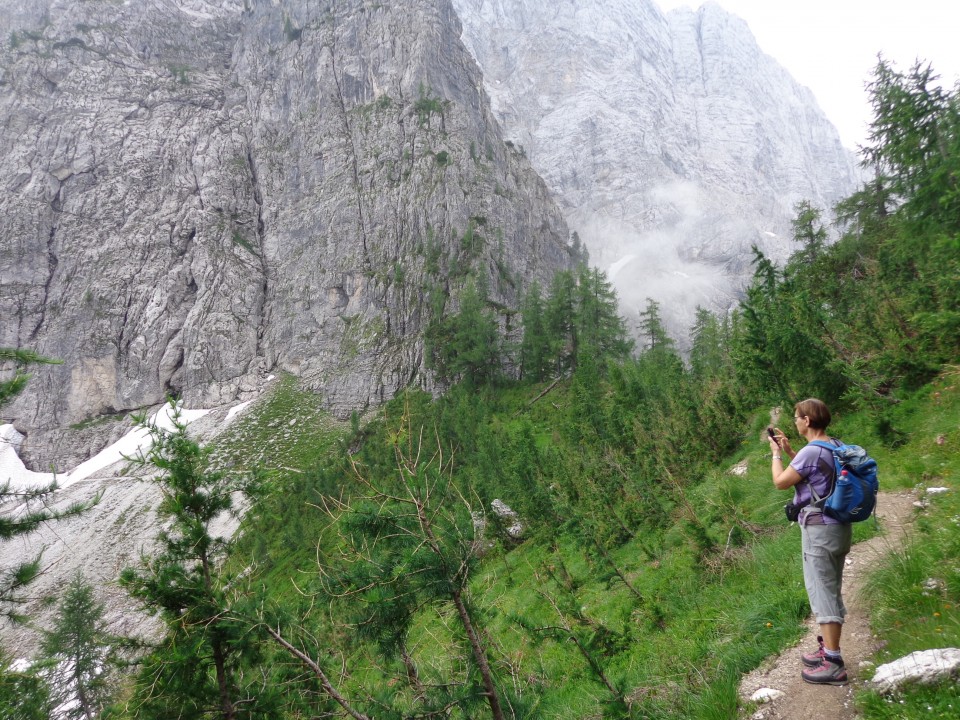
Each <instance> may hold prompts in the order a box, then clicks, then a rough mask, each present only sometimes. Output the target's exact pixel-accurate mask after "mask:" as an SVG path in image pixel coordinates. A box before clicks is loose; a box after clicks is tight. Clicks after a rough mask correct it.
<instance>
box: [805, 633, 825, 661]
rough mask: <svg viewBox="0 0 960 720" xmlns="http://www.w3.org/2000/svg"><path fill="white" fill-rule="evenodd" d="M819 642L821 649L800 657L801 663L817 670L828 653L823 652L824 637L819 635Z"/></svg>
mask: <svg viewBox="0 0 960 720" xmlns="http://www.w3.org/2000/svg"><path fill="white" fill-rule="evenodd" d="M817 642H818V643H820V647H818V648H817V651H816V652H812V653H803V654H802V655H801V656H800V661H801V662H802V663H803V664H804V665H806V666H807V667H810V668H815V667H818V666H819V665H820V663H822V662H823V659H824V658H825V657H826V653H824V652H823V636H822V635H817Z"/></svg>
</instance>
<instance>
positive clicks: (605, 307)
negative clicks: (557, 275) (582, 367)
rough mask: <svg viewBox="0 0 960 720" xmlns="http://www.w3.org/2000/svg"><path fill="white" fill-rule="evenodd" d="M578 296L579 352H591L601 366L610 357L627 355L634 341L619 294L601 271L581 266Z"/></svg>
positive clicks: (615, 358) (578, 277) (615, 357)
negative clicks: (628, 334)
mask: <svg viewBox="0 0 960 720" xmlns="http://www.w3.org/2000/svg"><path fill="white" fill-rule="evenodd" d="M576 298H577V308H576V331H577V332H576V334H577V337H578V338H579V339H580V342H579V348H578V352H579V353H589V354H590V355H591V356H593V358H594V359H595V360H596V361H597V363H598V365H599V366H600V367H602V366H603V364H604V363H605V362H606V361H607V360H624V359H625V358H627V357H628V356H629V354H630V350H631V349H632V347H633V343H632V342H630V340H628V338H627V329H626V326H625V325H624V322H623V318H621V317H620V314H619V307H618V304H617V295H616V293H615V292H614V291H613V286H612V285H611V284H610V282H609V281H608V280H607V278H606V276H605V275H604V274H603V272H602V271H601V270H599V269H597V268H588V267H587V266H586V265H581V266H580V270H579V272H578V273H577V293H576ZM578 365H579V361H578Z"/></svg>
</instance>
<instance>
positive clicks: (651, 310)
mask: <svg viewBox="0 0 960 720" xmlns="http://www.w3.org/2000/svg"><path fill="white" fill-rule="evenodd" d="M640 330H641V331H642V332H643V335H644V338H645V345H646V347H645V349H646V350H647V351H650V350H657V351H665V352H673V340H672V339H671V338H670V335H668V334H667V329H666V327H664V324H663V318H662V317H661V315H660V303H658V302H657V301H656V300H653V299H652V298H647V306H646V308H644V310H642V311H641V312H640Z"/></svg>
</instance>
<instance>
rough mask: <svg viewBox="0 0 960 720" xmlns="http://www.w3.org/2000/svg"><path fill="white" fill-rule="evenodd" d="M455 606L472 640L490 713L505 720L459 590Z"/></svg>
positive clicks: (496, 718) (454, 594)
mask: <svg viewBox="0 0 960 720" xmlns="http://www.w3.org/2000/svg"><path fill="white" fill-rule="evenodd" d="M452 595H453V604H454V606H456V608H457V613H459V615H460V622H461V623H463V629H464V630H465V631H466V633H467V638H469V640H470V647H471V648H472V649H473V657H474V659H475V660H476V661H477V667H478V668H479V669H480V677H482V678H483V687H484V689H485V690H486V696H487V702H489V703H490V711H491V713H493V718H494V720H503V709H502V708H501V707H500V697H499V696H498V695H497V688H496V686H495V685H494V684H493V673H491V672H490V663H489V662H487V655H486V653H485V652H484V651H483V646H481V645H480V638H479V637H477V633H476V631H475V630H474V628H473V622H472V621H471V620H470V613H468V612H467V606H466V605H465V604H464V602H463V596H462V595H461V594H460V591H459V590H454V591H453V594H452Z"/></svg>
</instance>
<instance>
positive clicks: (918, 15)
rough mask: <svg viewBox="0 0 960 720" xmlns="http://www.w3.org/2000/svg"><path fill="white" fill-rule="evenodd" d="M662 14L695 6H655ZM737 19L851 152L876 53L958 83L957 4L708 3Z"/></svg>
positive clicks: (851, 0) (855, 0) (862, 138)
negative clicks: (812, 100)
mask: <svg viewBox="0 0 960 720" xmlns="http://www.w3.org/2000/svg"><path fill="white" fill-rule="evenodd" d="M654 1H655V2H656V3H657V4H658V5H659V6H660V7H661V8H662V9H663V10H665V11H666V10H669V9H671V8H674V7H679V6H684V5H685V6H687V7H691V8H697V7H699V6H700V5H702V4H703V2H701V0H654ZM714 1H715V2H716V3H717V4H718V5H720V6H721V7H723V8H724V9H725V10H727V11H728V12H731V13H733V14H734V15H738V16H739V17H741V18H743V19H744V20H745V21H746V23H747V25H749V26H750V30H751V31H752V32H753V35H754V37H756V39H757V44H758V45H759V46H760V49H761V50H763V52H765V53H766V54H767V55H770V56H771V57H773V58H774V59H775V60H776V61H777V62H778V63H780V65H782V66H783V67H784V68H786V69H787V71H788V72H789V73H790V74H791V75H793V77H794V78H795V79H796V80H797V81H798V82H799V83H800V84H802V85H806V86H807V87H808V88H810V89H811V90H812V91H813V94H814V95H815V96H816V98H817V102H818V104H819V105H820V107H821V109H822V110H823V111H824V112H825V113H826V115H827V117H828V118H829V119H830V121H831V122H832V123H833V124H834V125H835V126H836V127H837V130H838V131H839V132H840V139H841V140H842V141H843V144H844V145H846V146H848V147H849V148H851V149H854V148H855V147H856V145H858V144H863V143H864V142H866V135H867V123H868V122H869V121H870V119H871V112H870V108H869V105H868V102H867V94H866V91H865V90H864V84H865V83H866V82H867V81H868V80H869V79H870V78H871V73H872V71H873V67H874V65H875V64H876V57H877V53H878V52H882V53H883V56H884V57H885V58H886V59H887V60H890V61H892V62H893V63H894V65H895V67H896V68H897V69H898V70H902V71H907V70H909V69H910V67H911V66H912V65H913V63H914V61H915V60H917V59H920V60H923V61H925V62H929V63H931V64H932V65H933V70H934V72H935V73H936V74H938V75H940V76H941V84H942V85H943V86H944V87H947V88H952V87H953V86H954V84H955V83H956V82H957V80H958V78H960V0H802V1H800V0H714Z"/></svg>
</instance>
